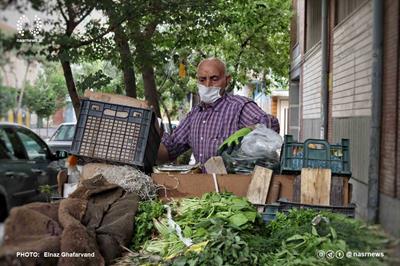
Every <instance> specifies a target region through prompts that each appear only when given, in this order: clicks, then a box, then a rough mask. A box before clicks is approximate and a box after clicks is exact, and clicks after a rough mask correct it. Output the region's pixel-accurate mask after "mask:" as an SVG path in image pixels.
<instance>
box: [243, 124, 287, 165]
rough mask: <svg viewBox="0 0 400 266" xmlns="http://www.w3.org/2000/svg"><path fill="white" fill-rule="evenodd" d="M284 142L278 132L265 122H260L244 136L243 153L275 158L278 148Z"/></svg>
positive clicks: (251, 155)
mask: <svg viewBox="0 0 400 266" xmlns="http://www.w3.org/2000/svg"><path fill="white" fill-rule="evenodd" d="M282 143H283V140H282V137H281V136H280V135H279V134H278V133H276V132H275V131H273V130H272V129H269V128H267V127H266V126H265V125H263V124H258V125H257V126H256V128H255V129H254V130H253V131H252V132H250V133H249V134H247V135H246V136H245V137H244V138H243V140H242V143H241V146H240V149H241V150H242V151H243V154H245V155H247V156H250V157H263V158H271V159H274V158H276V156H277V150H278V149H280V148H281V147H282Z"/></svg>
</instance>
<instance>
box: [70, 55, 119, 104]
mask: <svg viewBox="0 0 400 266" xmlns="http://www.w3.org/2000/svg"><path fill="white" fill-rule="evenodd" d="M73 72H74V76H75V77H76V80H77V82H76V88H77V90H78V93H79V95H81V96H82V95H83V93H84V92H85V90H87V89H92V90H94V91H101V92H107V93H114V94H124V90H123V84H122V83H123V82H122V76H121V73H120V72H119V70H118V69H117V68H116V67H115V66H113V65H112V64H111V63H109V62H106V61H101V60H96V61H93V62H83V63H81V64H80V65H79V66H77V67H75V68H74V71H73Z"/></svg>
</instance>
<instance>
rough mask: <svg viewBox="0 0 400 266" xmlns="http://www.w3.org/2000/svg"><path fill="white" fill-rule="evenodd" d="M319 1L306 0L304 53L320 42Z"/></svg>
mask: <svg viewBox="0 0 400 266" xmlns="http://www.w3.org/2000/svg"><path fill="white" fill-rule="evenodd" d="M321 5H322V4H321V1H320V0H307V5H306V8H307V9H306V16H307V17H306V34H307V36H306V51H308V50H310V48H312V47H313V46H314V45H315V44H316V43H318V42H319V41H320V40H321Z"/></svg>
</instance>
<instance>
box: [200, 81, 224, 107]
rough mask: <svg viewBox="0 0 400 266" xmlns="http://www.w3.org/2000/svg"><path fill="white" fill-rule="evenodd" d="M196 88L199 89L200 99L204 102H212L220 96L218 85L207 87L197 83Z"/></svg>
mask: <svg viewBox="0 0 400 266" xmlns="http://www.w3.org/2000/svg"><path fill="white" fill-rule="evenodd" d="M197 88H198V89H199V95H200V100H201V101H202V102H204V103H213V102H215V101H216V100H218V99H219V98H221V95H220V91H221V88H220V87H207V86H204V85H203V84H200V83H197Z"/></svg>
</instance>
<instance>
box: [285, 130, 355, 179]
mask: <svg viewBox="0 0 400 266" xmlns="http://www.w3.org/2000/svg"><path fill="white" fill-rule="evenodd" d="M280 161H281V165H280V167H281V170H280V171H281V173H289V174H293V173H295V174H297V173H299V172H301V169H302V168H328V169H331V171H332V174H335V175H342V176H351V171H350V141H349V140H348V139H342V141H341V144H334V145H332V144H329V143H328V142H327V141H325V140H321V139H307V140H306V141H305V142H304V143H301V142H296V141H294V140H293V136H292V135H285V138H284V142H283V146H282V151H281V159H280Z"/></svg>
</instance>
